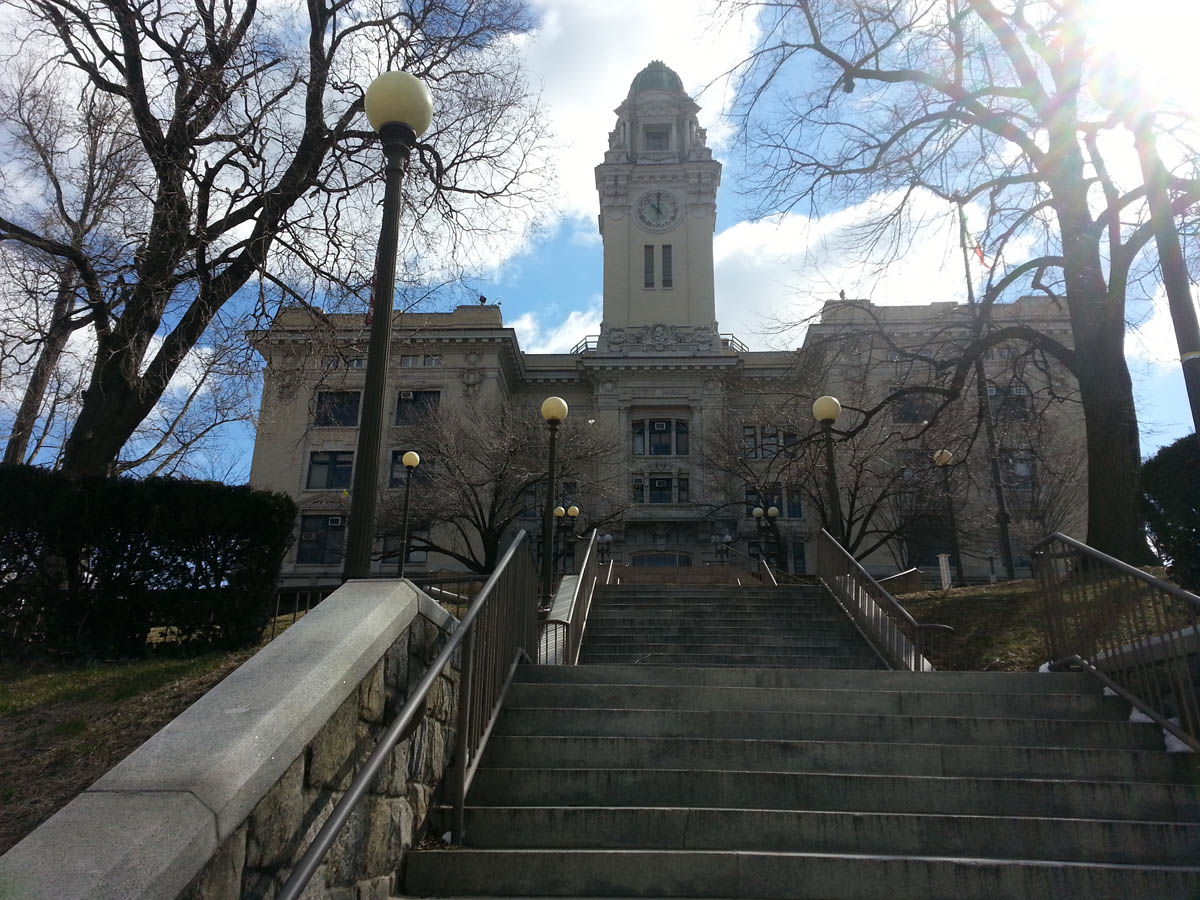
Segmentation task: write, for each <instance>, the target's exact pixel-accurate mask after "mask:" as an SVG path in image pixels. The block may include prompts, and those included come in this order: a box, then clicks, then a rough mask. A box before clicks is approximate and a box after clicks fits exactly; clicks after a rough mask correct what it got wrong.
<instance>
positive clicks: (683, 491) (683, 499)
mask: <svg viewBox="0 0 1200 900" xmlns="http://www.w3.org/2000/svg"><path fill="white" fill-rule="evenodd" d="M677 481H678V490H679V502H680V503H687V502H689V497H688V480H687V479H686V478H679V479H677Z"/></svg>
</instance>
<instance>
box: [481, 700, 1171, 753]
mask: <svg viewBox="0 0 1200 900" xmlns="http://www.w3.org/2000/svg"><path fill="white" fill-rule="evenodd" d="M496 733H498V734H542V735H552V734H559V735H607V736H612V737H618V736H628V737H710V738H758V739H775V740H804V739H812V738H820V739H821V740H844V741H864V740H872V741H881V742H899V743H905V744H914V743H916V744H929V743H938V744H941V743H944V744H960V745H961V744H972V745H977V746H978V745H987V746H1016V747H1115V748H1126V749H1135V750H1155V749H1162V746H1163V743H1162V740H1163V739H1162V732H1161V730H1160V729H1159V728H1158V727H1157V726H1154V725H1150V724H1144V723H1128V722H1112V721H1102V720H1079V719H1024V718H1001V717H965V716H887V715H855V714H845V713H822V712H771V711H762V710H715V711H714V710H692V709H570V708H557V709H551V708H539V709H520V708H507V709H505V710H504V712H503V713H502V714H501V716H500V718H499V719H498V721H497V723H496Z"/></svg>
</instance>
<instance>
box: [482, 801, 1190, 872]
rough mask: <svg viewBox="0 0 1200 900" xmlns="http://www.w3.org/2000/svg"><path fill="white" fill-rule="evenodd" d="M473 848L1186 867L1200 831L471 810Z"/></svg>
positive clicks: (690, 812) (1020, 821)
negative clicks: (835, 855)
mask: <svg viewBox="0 0 1200 900" xmlns="http://www.w3.org/2000/svg"><path fill="white" fill-rule="evenodd" d="M466 835H467V844H468V845H469V846H471V847H477V848H488V847H492V848H511V849H533V848H539V847H543V848H552V849H595V850H602V849H615V850H616V849H619V850H625V849H627V850H635V849H638V848H642V847H654V848H656V849H662V850H748V851H775V852H785V853H786V852H794V851H797V850H803V851H804V852H806V853H834V852H845V853H879V854H913V855H918V856H919V855H921V854H922V853H928V852H930V851H931V850H933V849H934V848H936V849H937V852H938V854H939V855H942V856H961V857H968V858H970V857H977V858H980V859H985V858H986V859H1057V860H1073V861H1077V862H1084V861H1094V862H1106V863H1127V864H1147V863H1153V864H1159V865H1161V864H1171V865H1189V864H1195V863H1196V861H1197V860H1200V824H1197V823H1194V822H1192V823H1184V822H1142V821H1125V820H1114V819H1073V818H1040V819H1035V818H1029V817H1015V816H987V815H969V816H955V815H920V814H912V813H874V812H871V813H864V812H812V811H807V810H780V809H694V808H678V807H675V808H663V807H616V808H611V807H553V806H550V807H546V806H540V807H520V806H509V807H482V806H472V807H469V808H468V809H467V811H466Z"/></svg>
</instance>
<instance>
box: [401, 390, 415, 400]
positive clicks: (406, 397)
mask: <svg viewBox="0 0 1200 900" xmlns="http://www.w3.org/2000/svg"><path fill="white" fill-rule="evenodd" d="M412 398H413V392H412V391H401V392H400V399H401V400H411V399H412Z"/></svg>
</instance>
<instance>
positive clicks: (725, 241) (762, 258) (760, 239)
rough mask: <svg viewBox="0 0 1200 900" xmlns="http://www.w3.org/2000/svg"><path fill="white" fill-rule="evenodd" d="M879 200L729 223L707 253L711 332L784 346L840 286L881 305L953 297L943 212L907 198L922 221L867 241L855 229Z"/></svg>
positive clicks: (959, 287)
mask: <svg viewBox="0 0 1200 900" xmlns="http://www.w3.org/2000/svg"><path fill="white" fill-rule="evenodd" d="M888 199H889V197H888V196H886V195H879V196H877V197H875V198H872V199H871V200H868V201H865V202H864V203H861V204H859V205H857V206H853V207H849V208H847V209H844V210H841V211H839V212H835V213H830V214H829V215H826V216H822V217H820V218H816V219H809V218H807V217H805V216H802V215H797V214H792V213H789V214H786V215H780V216H772V217H770V218H768V219H763V220H761V221H758V222H739V223H737V224H736V225H733V226H732V227H730V228H727V229H725V230H724V231H722V232H721V233H719V234H718V235H717V236H716V239H715V242H714V245H713V259H714V269H715V277H716V289H717V319H718V321H719V322H720V325H721V330H722V331H725V332H733V333H735V334H737V335H738V337H740V338H741V339H742V340H743V341H745V342H746V343H747V344H748V345H750V346H752V347H758V348H768V347H789V346H791V347H794V346H797V345H798V344H799V343H800V341H801V340H802V339H803V329H802V328H800V327H794V326H796V325H797V323H803V322H804V321H805V320H806V319H808V318H810V317H811V316H813V315H814V314H815V313H817V312H819V311H820V308H821V304H822V303H824V302H825V301H826V300H834V299H836V298H837V296H838V292H839V291H842V290H844V291H845V292H846V296H847V297H850V298H854V299H869V300H871V301H873V302H874V303H877V304H884V305H901V304H927V303H931V302H934V301H939V300H959V299H962V298H963V296H964V294H965V286H964V282H963V270H962V258H961V255H960V254H961V251H960V249H959V244H958V227H957V221H956V218H955V215H956V214H955V213H954V211H953V209H952V208H951V207H950V206H949V205H947V204H945V203H941V202H940V201H937V200H936V199H935V198H933V197H931V196H915V197H913V198H911V201H910V202H912V203H913V204H914V206H913V212H914V214H915V218H918V219H920V220H921V221H922V222H923V223H924V224H923V225H922V227H920V228H918V229H916V230H914V231H911V232H910V233H909V234H908V236H907V237H906V238H904V240H903V242H902V243H898V244H892V245H888V246H880V245H875V246H871V245H869V244H867V243H866V242H865V239H864V237H863V235H862V234H861V233H860V231H859V228H860V226H862V225H863V223H864V222H865V221H866V220H867V219H868V217H869V216H870V215H871V214H872V213H875V212H878V210H879V209H880V208H881V207H882V206H883V204H885V203H886V202H887V201H888ZM783 325H791V326H793V327H791V328H786V329H784V330H781V326H783Z"/></svg>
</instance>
